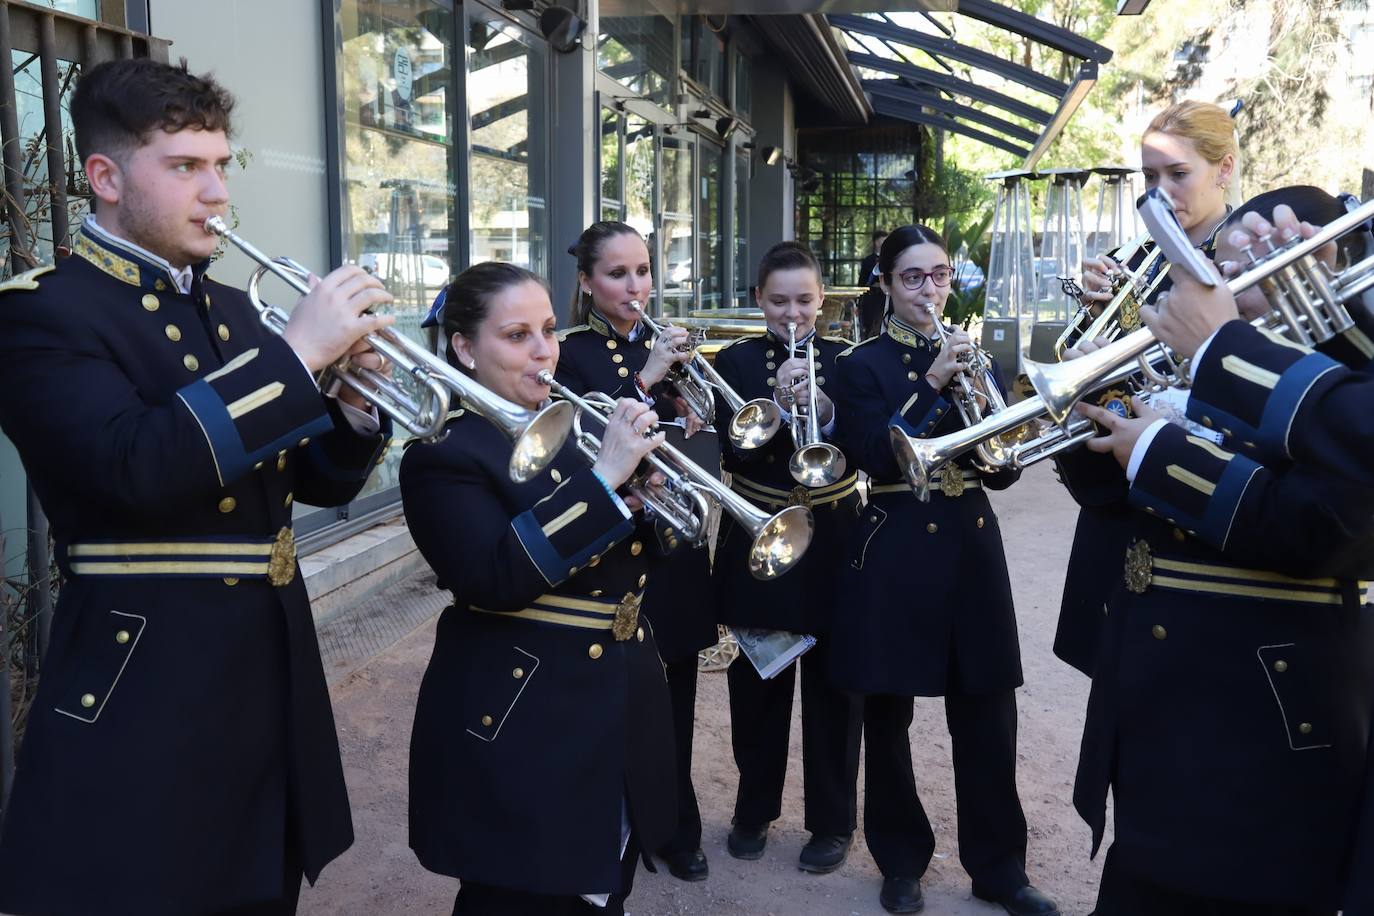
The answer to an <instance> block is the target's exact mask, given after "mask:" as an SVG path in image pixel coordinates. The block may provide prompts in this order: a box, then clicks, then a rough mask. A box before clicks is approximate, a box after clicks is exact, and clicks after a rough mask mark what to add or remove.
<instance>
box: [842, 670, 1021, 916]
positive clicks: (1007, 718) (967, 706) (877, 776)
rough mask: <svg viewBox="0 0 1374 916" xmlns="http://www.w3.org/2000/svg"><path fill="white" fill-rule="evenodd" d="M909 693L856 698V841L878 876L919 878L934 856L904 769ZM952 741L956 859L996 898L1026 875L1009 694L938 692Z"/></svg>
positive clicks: (909, 772)
mask: <svg viewBox="0 0 1374 916" xmlns="http://www.w3.org/2000/svg"><path fill="white" fill-rule="evenodd" d="M912 709H913V700H912V698H911V697H898V696H887V695H873V696H868V697H866V698H865V703H864V742H865V745H866V748H867V750H866V751H865V756H864V766H865V774H866V778H865V781H864V793H865V794H864V840H865V841H866V842H867V843H868V849H869V851H870V852H872V853H873V860H874V861H875V862H876V863H877V864H878V869H879V870H880V871H881V872H882V873H883V875H884V876H886V877H890V878H919V877H921V876H922V875H924V874H925V871H926V867H927V866H928V865H929V864H930V859H931V856H933V855H934V854H935V834H934V832H933V831H932V830H931V828H930V820H929V818H927V817H926V812H925V808H923V807H922V806H921V798H920V796H919V795H918V794H917V792H916V777H915V774H914V773H913V772H912V769H911V736H910V729H911V718H912ZM945 722H946V724H947V726H948V728H949V734H950V738H951V739H952V742H953V746H954V793H955V798H956V801H957V803H958V812H959V813H958V817H959V861H960V863H962V864H963V866H964V870H965V871H966V872H968V874H969V876H970V877H971V878H973V886H974V888H975V889H976V890H977V891H978V892H979V893H980V894H982V895H984V896H989V897H998V896H1002V895H1004V894H1008V893H1010V892H1012V891H1014V890H1016V889H1017V888H1018V887H1022V886H1024V885H1026V884H1028V883H1030V882H1029V881H1028V880H1027V878H1026V817H1025V814H1023V813H1022V811H1021V799H1020V797H1019V796H1018V795H1017V794H1016V696H1015V694H1014V693H1013V692H1012V691H1011V690H1005V691H1000V692H997V693H988V694H977V695H964V696H947V697H945Z"/></svg>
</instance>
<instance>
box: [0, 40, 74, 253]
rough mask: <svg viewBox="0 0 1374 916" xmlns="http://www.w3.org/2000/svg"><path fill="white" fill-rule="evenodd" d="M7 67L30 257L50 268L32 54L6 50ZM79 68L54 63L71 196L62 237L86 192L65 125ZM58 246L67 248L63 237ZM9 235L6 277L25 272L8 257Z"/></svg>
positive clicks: (4, 246)
mask: <svg viewBox="0 0 1374 916" xmlns="http://www.w3.org/2000/svg"><path fill="white" fill-rule="evenodd" d="M10 61H11V67H12V70H13V72H14V102H15V117H16V120H17V122H18V124H19V142H18V143H16V144H15V145H16V147H17V148H18V149H19V150H20V152H19V156H18V159H19V169H20V172H21V173H22V174H23V176H24V177H23V180H22V182H21V183H22V186H23V190H24V211H25V214H24V215H25V217H26V222H27V223H28V226H27V228H28V231H29V234H30V239H29V244H30V251H31V252H32V254H33V257H34V258H35V259H36V260H37V262H38V263H39V264H51V263H53V260H54V251H53V244H54V240H53V223H52V217H51V211H52V194H51V192H50V185H49V184H48V148H47V145H46V143H44V142H43V140H44V137H45V130H46V125H45V122H44V120H43V75H42V73H41V70H40V63H39V60H38V56H37V55H36V54H30V53H29V52H28V51H16V50H13V49H11V51H10ZM79 71H80V67H79V66H78V65H77V64H74V63H72V62H70V61H65V60H60V59H59V60H58V61H57V85H58V86H59V87H60V88H61V95H60V97H59V98H60V101H59V111H60V117H61V125H62V126H61V131H62V137H63V139H62V141H61V144H60V145H61V146H62V148H64V149H66V150H68V151H69V155H68V156H67V164H68V165H69V166H70V167H72V168H73V169H75V179H76V180H75V182H74V184H75V186H76V188H77V189H78V190H77V191H76V192H75V193H74V192H73V191H72V190H71V189H70V187H69V189H68V192H67V224H68V232H75V231H76V230H77V229H78V228H80V226H81V221H82V220H83V219H85V217H86V213H87V212H89V205H88V204H89V200H88V192H87V191H86V180H85V172H84V169H83V166H82V163H80V162H77V161H75V159H76V156H75V154H74V152H71V151H73V150H74V149H75V146H74V144H75V136H74V132H73V127H72V120H71V112H70V110H69V109H70V106H71V97H72V92H73V91H74V89H75V86H76V82H75V80H74V79H73V77H75V76H76V75H77V73H78V72H79ZM58 244H62V245H67V244H69V239H68V238H63V239H61V240H59V241H58ZM9 255H10V234H9V233H8V232H5V233H4V234H3V235H0V265H6V266H7V267H8V270H7V271H6V273H9V272H14V273H18V272H21V271H24V270H27V269H28V265H27V264H25V263H24V261H23V260H21V259H17V258H16V259H11V258H10V256H9Z"/></svg>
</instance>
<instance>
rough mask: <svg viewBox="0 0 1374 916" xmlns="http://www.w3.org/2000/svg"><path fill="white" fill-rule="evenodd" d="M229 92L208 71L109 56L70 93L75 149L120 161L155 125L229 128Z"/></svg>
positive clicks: (183, 62)
mask: <svg viewBox="0 0 1374 916" xmlns="http://www.w3.org/2000/svg"><path fill="white" fill-rule="evenodd" d="M233 110H234V97H233V96H232V95H230V94H229V91H228V90H226V89H225V88H224V87H223V86H221V85H220V84H219V83H217V82H215V81H214V79H213V78H211V77H209V76H196V75H195V74H193V73H191V72H190V71H189V70H188V69H187V67H186V59H185V58H184V57H183V58H182V59H181V62H180V64H177V65H173V64H164V63H160V62H158V61H155V60H148V59H147V58H134V59H129V60H112V61H106V62H105V63H103V64H98V65H97V66H95V67H92V68H91V69H90V70H88V71H87V72H86V73H84V74H82V76H81V80H80V82H78V83H77V86H76V92H75V93H73V95H72V122H73V124H74V125H75V127H76V151H77V155H79V156H80V157H81V161H82V162H85V161H86V160H87V159H88V158H89V157H90V156H91V155H92V154H94V153H100V154H102V155H105V156H109V157H110V158H111V159H115V160H122V159H123V158H124V157H125V156H127V155H128V154H129V153H131V152H133V151H134V150H136V149H138V148H139V147H140V146H142V145H143V144H144V143H146V142H147V139H148V136H149V135H150V134H151V133H152V132H153V131H155V130H164V131H167V132H168V133H176V132H177V131H180V130H186V129H187V128H191V129H195V130H212V131H214V130H222V131H224V133H225V134H227V135H229V134H232V133H233V128H232V124H231V121H230V115H231V114H232V113H233Z"/></svg>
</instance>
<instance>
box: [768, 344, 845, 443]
mask: <svg viewBox="0 0 1374 916" xmlns="http://www.w3.org/2000/svg"><path fill="white" fill-rule="evenodd" d="M776 378H777V382H778V387H777V388H776V389H774V398H773V399H774V400H775V401H776V402H777V403H778V404H779V405H780V406H781V407H783V408H784V409H785V410H787V411H788V412H789V413H793V412H796V411H798V410H800V411H801V412H802V413H806V412H807V410H808V409H809V408H810V407H811V386H810V385H808V384H807V378H808V372H807V365H806V357H804V356H793V357H790V358H788V359H786V360H784V361H783V362H782V364H781V365H779V366H778V369H777V376H776ZM816 407H817V409H818V410H819V411H820V412H819V413H818V414H817V415H816V418H817V419H818V420H819V421H820V425H821V426H825V425H827V424H828V423H829V422H830V421H831V419H833V418H834V416H835V404H834V403H833V402H832V401H831V400H830V398H829V397H827V396H826V393H825V392H824V391H822V390H821V389H820V388H819V387H817V388H816Z"/></svg>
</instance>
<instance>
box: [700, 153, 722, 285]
mask: <svg viewBox="0 0 1374 916" xmlns="http://www.w3.org/2000/svg"><path fill="white" fill-rule="evenodd" d="M697 153H698V155H699V156H700V157H701V161H700V164H699V168H698V170H697V174H698V175H700V176H701V178H700V180H699V181H698V182H697V184H698V186H699V188H700V191H699V194H700V196H699V200H700V204H701V209H700V211H699V213H700V220H701V223H700V224H701V234H700V239H699V242H700V244H699V250H700V254H701V259H700V261H699V262H698V263H699V264H701V269H700V271H698V273H697V276H696V282H697V286H698V297H697V306H696V307H697V308H699V309H718V308H722V307H723V306H725V305H728V304H729V303H728V302H727V301H726V299H727V298H728V296H727V291H726V286H725V283H726V277H725V270H726V263H727V261H726V251H725V229H726V212H725V149H724V147H722V146H720V145H718V144H716V143H712V142H711V141H709V140H706V139H704V138H703V139H701V140H699V141H698V142H697Z"/></svg>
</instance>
